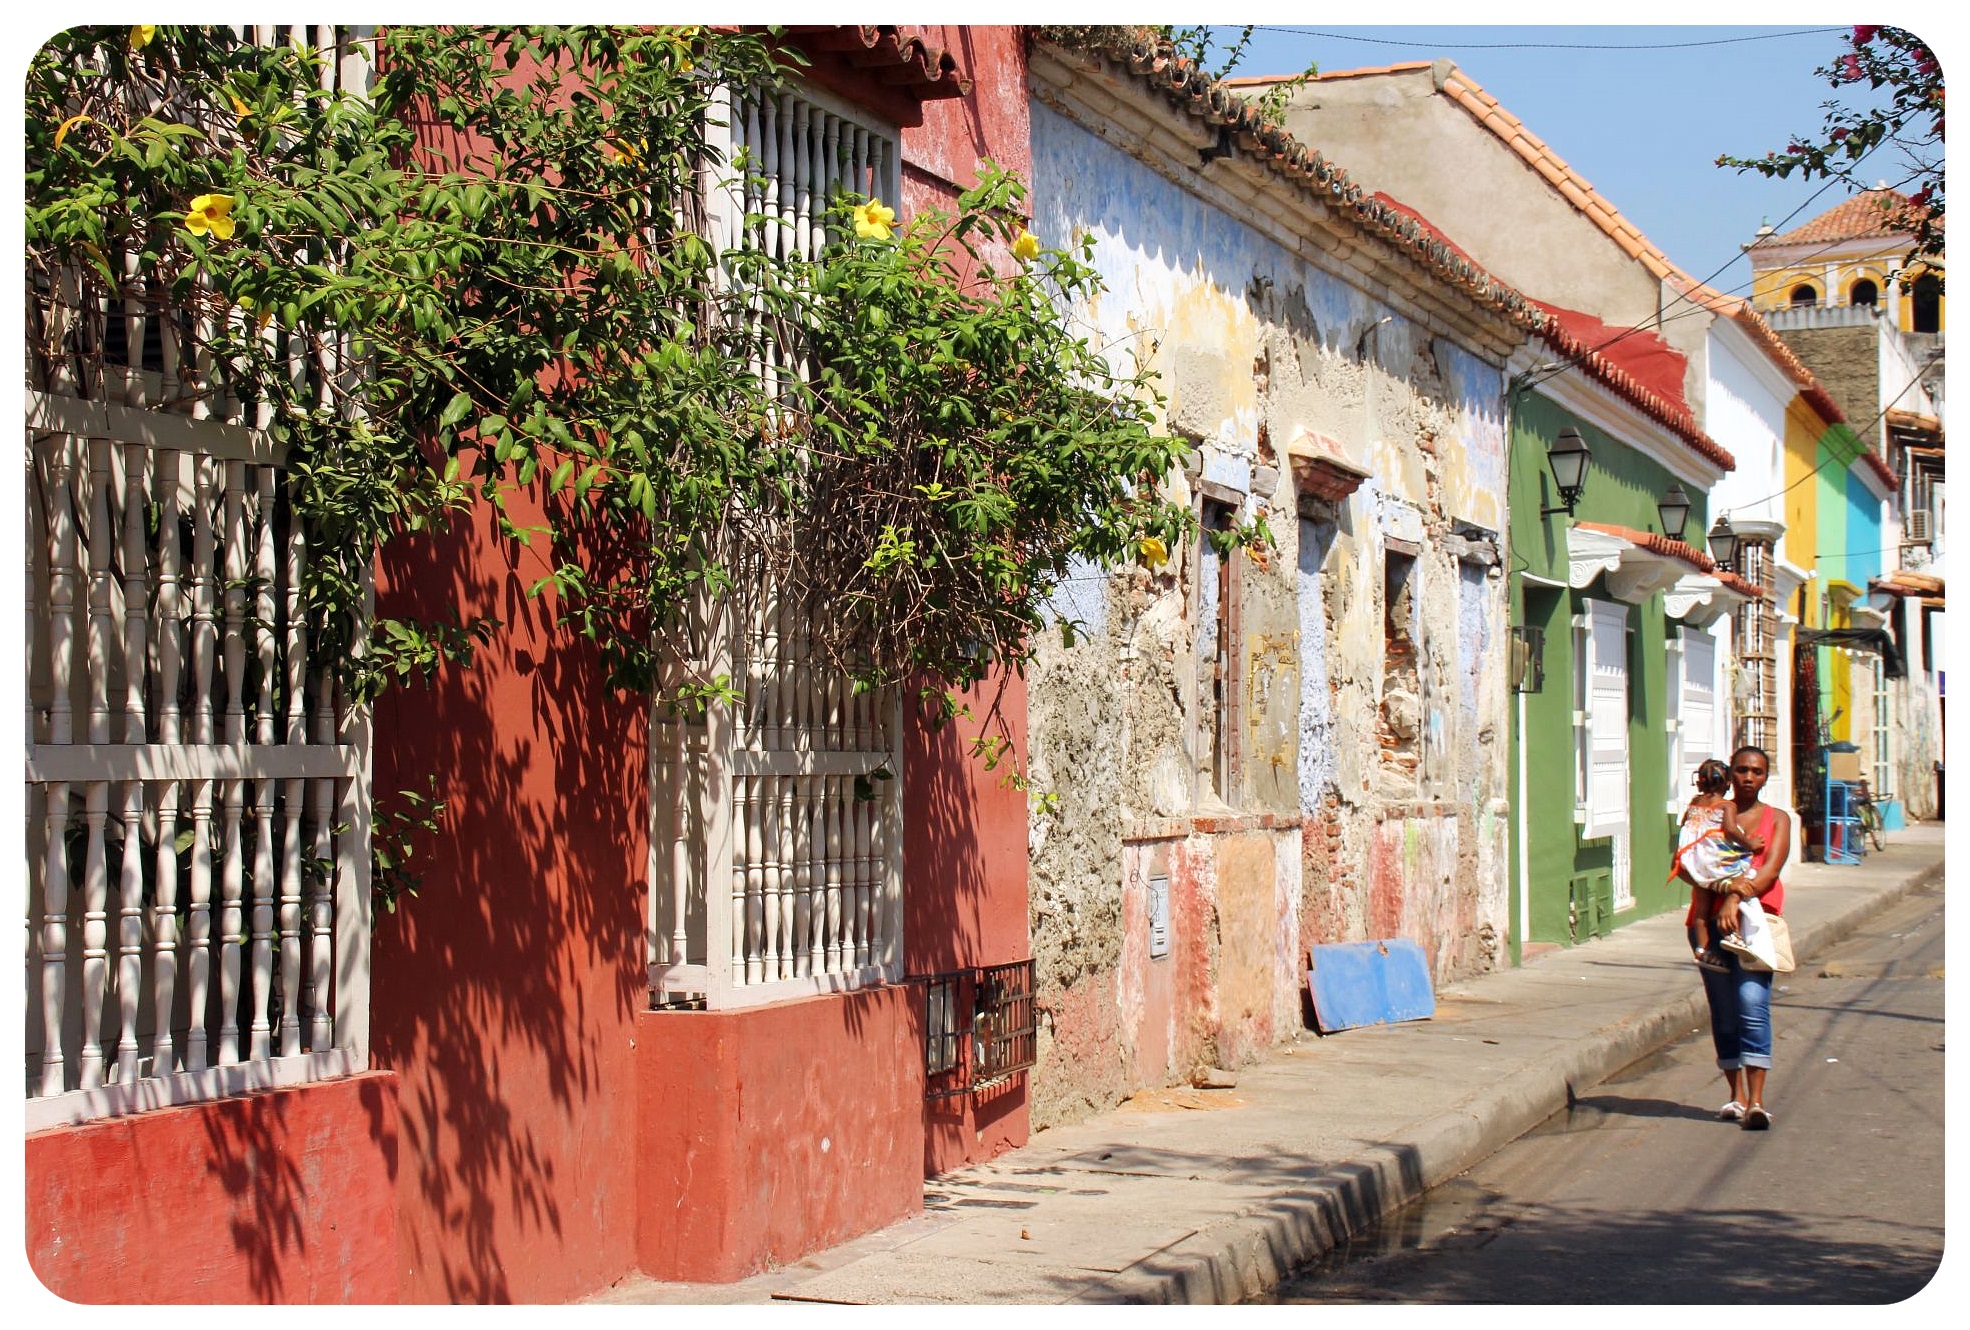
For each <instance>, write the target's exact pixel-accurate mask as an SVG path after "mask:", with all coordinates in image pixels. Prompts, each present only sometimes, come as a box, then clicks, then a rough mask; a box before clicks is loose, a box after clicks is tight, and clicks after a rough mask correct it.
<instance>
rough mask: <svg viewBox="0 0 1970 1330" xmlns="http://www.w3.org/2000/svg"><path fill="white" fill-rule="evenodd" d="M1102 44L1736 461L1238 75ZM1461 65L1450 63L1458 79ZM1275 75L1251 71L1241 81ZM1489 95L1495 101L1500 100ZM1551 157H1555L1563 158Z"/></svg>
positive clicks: (1712, 453)
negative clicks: (1319, 146) (1271, 114)
mask: <svg viewBox="0 0 1970 1330" xmlns="http://www.w3.org/2000/svg"><path fill="white" fill-rule="evenodd" d="M1097 54H1099V55H1101V56H1104V57H1105V58H1107V59H1109V60H1111V61H1114V62H1115V63H1116V64H1117V65H1119V67H1120V68H1121V69H1122V70H1124V71H1126V72H1127V73H1128V74H1129V75H1130V76H1131V77H1133V78H1134V79H1135V80H1136V81H1137V82H1138V83H1140V84H1141V85H1142V86H1143V87H1145V88H1147V89H1149V90H1150V91H1152V92H1155V93H1158V94H1160V95H1161V96H1162V97H1164V98H1165V99H1166V100H1167V101H1169V102H1170V103H1171V104H1172V105H1173V106H1175V107H1176V108H1177V109H1178V110H1180V111H1181V112H1183V113H1184V114H1186V115H1188V116H1190V117H1191V118H1193V119H1195V120H1199V121H1202V122H1204V123H1206V124H1213V125H1218V126H1222V127H1224V128H1226V129H1229V130H1230V131H1231V134H1232V137H1233V141H1234V143H1236V144H1237V145H1238V150H1239V151H1242V152H1245V153H1247V154H1249V155H1250V156H1252V157H1253V158H1255V159H1257V160H1258V161H1259V162H1260V163H1261V164H1263V165H1264V166H1265V167H1267V168H1268V169H1270V170H1272V171H1273V172H1275V173H1276V174H1278V175H1280V176H1282V177H1284V178H1286V179H1288V180H1293V181H1295V182H1297V183H1298V184H1299V185H1300V186H1301V187H1302V188H1303V189H1305V190H1307V191H1308V192H1309V193H1312V194H1314V195H1316V196H1317V197H1318V198H1319V200H1320V202H1321V203H1322V204H1324V205H1325V206H1327V207H1329V208H1331V209H1332V210H1333V211H1334V212H1336V213H1338V214H1340V215H1342V216H1343V217H1345V218H1347V219H1348V220H1349V221H1351V222H1352V223H1353V224H1354V225H1355V226H1356V227H1358V228H1359V229H1360V230H1361V231H1363V232H1365V233H1366V234H1368V235H1370V236H1373V237H1375V238H1376V239H1379V240H1380V241H1381V242H1382V243H1384V244H1386V245H1388V246H1390V247H1391V248H1393V249H1395V250H1398V251H1400V252H1401V253H1403V254H1404V255H1406V256H1407V257H1408V258H1409V259H1410V260H1411V261H1413V262H1415V263H1417V264H1419V265H1421V266H1422V267H1423V268H1424V269H1425V270H1427V271H1429V272H1432V273H1434V274H1435V275H1436V277H1437V278H1438V279H1439V280H1441V281H1443V282H1445V284H1447V285H1449V286H1451V287H1453V288H1456V289H1460V290H1462V291H1463V292H1464V293H1465V294H1466V295H1467V296H1468V297H1469V298H1471V299H1472V300H1474V301H1475V302H1477V303H1478V304H1480V305H1483V306H1486V307H1488V308H1490V309H1493V310H1495V311H1497V312H1498V313H1500V314H1502V315H1503V316H1505V317H1506V318H1507V319H1509V320H1510V321H1511V322H1512V323H1513V324H1515V325H1516V326H1517V327H1518V328H1520V329H1521V330H1522V331H1524V332H1527V333H1532V334H1536V335H1538V336H1539V337H1541V338H1543V339H1544V340H1545V341H1546V343H1547V344H1548V345H1549V346H1551V347H1552V348H1553V349H1554V350H1556V351H1558V352H1559V353H1560V354H1562V355H1564V356H1566V357H1567V358H1568V359H1570V360H1573V361H1574V362H1576V363H1577V364H1579V365H1580V366H1581V367H1582V368H1583V369H1585V370H1586V371H1587V373H1588V374H1590V375H1592V376H1593V377H1594V378H1596V379H1598V380H1599V381H1600V382H1601V383H1603V384H1604V385H1606V386H1607V387H1608V389H1609V390H1610V391H1612V392H1614V393H1615V394H1616V395H1617V396H1620V397H1622V398H1623V399H1625V400H1627V401H1628V402H1630V403H1631V404H1632V405H1634V406H1635V407H1636V408H1637V409H1639V410H1640V411H1642V413H1643V414H1645V415H1647V416H1649V417H1650V418H1651V419H1653V420H1655V421H1656V422H1657V423H1659V424H1661V425H1663V426H1665V427H1666V428H1667V429H1668V430H1669V431H1670V432H1671V433H1673V434H1675V435H1676V436H1677V437H1678V438H1680V439H1681V440H1682V441H1683V442H1684V443H1686V444H1687V445H1688V446H1689V447H1690V449H1691V451H1693V452H1695V453H1696V454H1697V455H1698V456H1700V457H1703V458H1705V459H1707V460H1708V461H1710V462H1711V463H1713V464H1714V465H1716V466H1719V467H1721V468H1723V469H1724V470H1726V471H1729V470H1731V469H1732V468H1733V467H1734V466H1735V465H1736V463H1735V461H1734V460H1733V459H1732V457H1731V455H1730V453H1728V452H1727V451H1725V450H1724V449H1723V448H1721V447H1719V446H1718V445H1717V443H1716V442H1715V441H1714V440H1712V439H1711V438H1710V437H1709V436H1708V435H1706V434H1705V433H1704V432H1703V431H1702V430H1701V429H1700V428H1698V426H1697V423H1696V420H1695V418H1694V417H1693V416H1691V414H1690V412H1689V409H1688V407H1687V406H1685V405H1683V404H1682V403H1681V402H1680V401H1678V402H1670V401H1668V400H1665V399H1664V398H1663V397H1662V395H1660V394H1659V393H1656V392H1653V391H1651V390H1649V389H1648V388H1646V387H1644V386H1643V385H1642V384H1641V383H1640V382H1638V381H1637V380H1636V379H1635V378H1634V376H1633V375H1631V374H1629V373H1628V372H1627V371H1626V370H1624V369H1622V368H1621V367H1620V366H1619V365H1618V364H1616V363H1615V362H1614V361H1613V360H1612V359H1610V358H1609V357H1608V356H1606V355H1604V354H1602V353H1601V352H1600V351H1598V350H1596V349H1595V348H1594V347H1592V346H1590V345H1588V344H1587V343H1586V342H1584V341H1582V340H1581V339H1580V338H1579V337H1578V336H1576V335H1575V334H1573V333H1571V332H1569V331H1567V330H1566V329H1565V328H1564V327H1562V326H1561V324H1560V322H1559V320H1558V319H1557V318H1556V317H1554V315H1553V313H1552V312H1551V311H1550V310H1548V309H1546V308H1543V307H1541V306H1540V305H1538V304H1537V303H1536V302H1534V301H1531V300H1528V299H1527V298H1526V297H1525V296H1524V295H1523V294H1521V293H1520V292H1519V291H1518V290H1516V289H1515V288H1513V287H1511V286H1508V285H1507V284H1506V283H1504V282H1502V281H1500V280H1499V279H1498V278H1496V277H1493V276H1492V275H1491V274H1490V273H1488V272H1486V271H1485V270H1484V269H1483V268H1482V267H1480V266H1478V264H1476V263H1474V262H1473V261H1472V260H1471V259H1470V257H1469V256H1468V255H1466V254H1465V253H1464V252H1463V251H1462V250H1461V249H1459V248H1458V247H1457V246H1456V245H1455V244H1453V243H1452V242H1451V241H1450V240H1449V238H1448V237H1447V236H1445V235H1444V234H1443V232H1441V231H1439V230H1438V229H1437V228H1436V227H1435V226H1432V225H1431V224H1430V223H1429V222H1428V221H1427V220H1426V219H1424V218H1423V217H1421V216H1420V215H1419V214H1417V213H1416V212H1415V211H1414V210H1412V209H1409V208H1405V207H1403V206H1402V205H1401V204H1398V203H1396V202H1395V201H1394V200H1393V199H1389V198H1387V197H1386V196H1380V197H1378V196H1375V195H1372V194H1369V193H1367V192H1366V191H1364V190H1363V189H1362V188H1361V186H1359V185H1357V184H1355V183H1354V181H1352V180H1351V179H1349V178H1348V175H1347V173H1346V172H1345V171H1343V170H1342V169H1341V168H1340V167H1338V166H1336V165H1334V164H1333V163H1332V162H1329V161H1328V160H1327V159H1326V158H1325V157H1323V156H1321V155H1320V153H1319V152H1317V151H1315V150H1314V149H1312V148H1309V147H1307V146H1306V145H1305V144H1303V143H1301V142H1300V141H1299V140H1298V139H1296V138H1294V137H1293V136H1292V135H1291V134H1289V133H1287V132H1286V129H1285V127H1284V126H1283V125H1281V124H1279V123H1278V122H1276V121H1273V120H1270V119H1268V118H1267V117H1266V115H1265V113H1264V112H1263V111H1262V110H1261V109H1260V108H1259V106H1258V105H1257V104H1256V103H1254V102H1251V101H1248V100H1246V99H1245V98H1244V97H1243V96H1241V95H1240V94H1239V93H1237V92H1236V91H1234V90H1233V89H1234V87H1236V86H1239V85H1238V84H1234V83H1232V82H1231V81H1229V80H1217V79H1213V78H1212V77H1211V76H1210V75H1209V73H1208V72H1206V71H1204V70H1202V69H1200V68H1198V66H1197V65H1196V64H1195V63H1194V62H1192V61H1189V60H1186V59H1184V58H1182V57H1181V56H1174V55H1171V54H1170V53H1169V52H1167V51H1159V50H1157V49H1155V48H1154V47H1153V46H1151V45H1149V44H1147V43H1137V44H1135V45H1133V46H1130V47H1127V48H1108V49H1106V50H1104V51H1102V52H1099V53H1097ZM1428 67H1430V66H1429V64H1427V63H1425V62H1416V63H1414V64H1411V65H1404V66H1389V67H1388V70H1387V71H1373V70H1365V71H1361V72H1362V73H1364V74H1365V73H1375V72H1393V71H1396V70H1404V69H1420V68H1428ZM1455 73H1456V71H1455V70H1454V69H1453V70H1452V75H1453V79H1454V76H1455ZM1278 81H1279V80H1277V79H1255V80H1245V81H1244V83H1243V86H1253V85H1254V84H1257V83H1274V82H1278ZM1470 87H1471V89H1472V90H1473V91H1469V92H1468V95H1469V96H1470V97H1472V98H1473V99H1476V98H1477V97H1480V96H1483V97H1485V98H1486V99H1487V100H1489V98H1488V94H1484V92H1483V90H1482V89H1479V88H1476V85H1474V84H1473V85H1470ZM1491 104H1492V105H1493V106H1496V105H1497V103H1496V101H1492V102H1491ZM1506 118H1507V119H1510V115H1509V113H1506ZM1513 123H1516V121H1514V122H1513ZM1553 160H1554V161H1555V162H1558V159H1557V158H1554V159H1553ZM1561 165H1564V164H1563V163H1562V164H1561Z"/></svg>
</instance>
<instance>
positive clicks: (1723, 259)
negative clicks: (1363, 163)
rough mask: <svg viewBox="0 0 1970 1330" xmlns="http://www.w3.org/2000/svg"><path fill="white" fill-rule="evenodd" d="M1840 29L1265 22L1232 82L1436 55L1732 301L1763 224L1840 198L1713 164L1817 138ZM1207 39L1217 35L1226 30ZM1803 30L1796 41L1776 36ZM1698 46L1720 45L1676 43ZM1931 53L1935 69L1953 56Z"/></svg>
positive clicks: (1814, 211)
mask: <svg viewBox="0 0 1970 1330" xmlns="http://www.w3.org/2000/svg"><path fill="white" fill-rule="evenodd" d="M1302 12H1306V11H1302ZM1314 12H1318V11H1317V10H1314ZM1849 30H1850V28H1849V27H1848V26H1845V25H1839V26H1834V25H1827V24H1819V23H1795V24H1790V25H1786V26H1781V27H1747V26H1707V27H1696V26H1677V27H1667V26H1664V27H1553V26H1537V27H1533V26H1505V25H1495V26H1461V27H1453V26H1440V25H1431V26H1404V27H1394V26H1391V27H1378V28H1365V27H1343V26H1337V25H1332V24H1328V23H1323V22H1320V21H1318V20H1317V19H1308V20H1304V21H1294V20H1288V19H1277V20H1275V21H1274V23H1272V24H1268V25H1264V26H1262V27H1261V28H1260V30H1259V31H1258V32H1257V33H1256V34H1255V35H1254V37H1253V40H1252V45H1251V47H1250V48H1249V49H1248V51H1247V53H1246V56H1245V59H1244V60H1243V61H1241V62H1240V64H1239V66H1238V68H1237V69H1236V70H1235V71H1234V73H1235V74H1240V75H1245V74H1270V73H1294V72H1298V71H1299V70H1302V69H1304V68H1306V65H1307V62H1308V61H1310V60H1312V61H1317V62H1318V63H1319V66H1320V68H1321V69H1322V70H1323V71H1334V70H1342V69H1358V68H1363V67H1366V66H1372V65H1386V64H1393V63H1396V62H1398V61H1404V60H1425V59H1433V58H1436V57H1438V56H1447V57H1449V58H1450V59H1452V60H1454V61H1456V62H1457V64H1458V66H1459V67H1460V68H1462V69H1463V70H1464V72H1465V73H1467V74H1469V75H1470V76H1471V77H1472V78H1473V79H1475V80H1476V81H1477V82H1478V83H1479V84H1480V85H1481V86H1482V87H1483V88H1484V89H1485V90H1486V91H1487V92H1489V93H1490V94H1491V95H1492V96H1494V97H1496V98H1497V99H1498V100H1499V101H1500V102H1501V103H1503V104H1504V106H1505V107H1506V108H1507V109H1508V110H1510V111H1511V112H1512V113H1513V114H1514V115H1516V116H1518V117H1519V119H1521V120H1522V121H1524V122H1525V123H1526V125H1527V126H1528V127H1529V128H1530V129H1531V130H1532V131H1533V132H1534V133H1535V134H1537V135H1539V137H1540V138H1542V139H1544V140H1545V141H1546V143H1547V145H1548V146H1550V147H1551V148H1552V149H1553V150H1554V151H1555V152H1557V153H1559V155H1560V156H1561V157H1563V158H1565V159H1566V161H1567V162H1568V164H1569V165H1571V166H1572V167H1573V168H1574V169H1575V170H1576V171H1578V172H1580V174H1582V175H1583V176H1585V177H1586V178H1587V179H1588V180H1589V181H1591V182H1592V183H1593V185H1594V187H1595V188H1596V189H1597V190H1599V191H1600V193H1601V194H1602V195H1604V196H1605V197H1606V198H1607V199H1608V200H1609V201H1610V202H1612V203H1613V204H1614V206H1615V207H1617V208H1619V209H1620V210H1621V211H1622V212H1623V213H1624V214H1626V215H1627V216H1628V218H1629V219H1630V220H1632V221H1633V222H1634V223H1635V225H1636V226H1638V227H1640V228H1641V230H1642V232H1643V234H1645V235H1647V236H1648V237H1649V239H1651V240H1653V241H1654V242H1655V243H1656V244H1657V245H1659V246H1661V247H1662V249H1663V250H1664V251H1665V252H1666V253H1667V254H1668V255H1669V257H1670V258H1672V259H1674V260H1675V261H1676V262H1677V263H1678V264H1680V265H1681V266H1682V267H1683V268H1685V269H1686V270H1688V271H1689V272H1690V273H1691V274H1692V275H1693V276H1696V277H1699V278H1705V279H1708V280H1709V281H1711V283H1712V284H1713V285H1715V286H1717V287H1719V288H1721V289H1724V290H1727V291H1734V292H1737V293H1740V294H1742V293H1748V290H1749V285H1750V280H1751V269H1750V265H1749V264H1748V263H1747V262H1746V261H1745V260H1744V258H1743V256H1742V254H1741V253H1740V252H1739V250H1738V246H1740V245H1742V244H1744V243H1745V242H1747V241H1749V240H1750V239H1751V237H1752V236H1753V234H1754V233H1755V232H1756V231H1757V229H1758V226H1759V224H1760V222H1761V221H1763V220H1766V219H1769V220H1770V221H1771V222H1772V224H1773V225H1775V226H1777V227H1778V228H1779V229H1780V230H1787V229H1790V227H1792V226H1797V225H1799V224H1800V223H1802V222H1805V221H1807V220H1808V219H1810V218H1812V217H1814V216H1817V215H1818V214H1819V213H1822V212H1824V211H1826V210H1827V209H1828V208H1831V207H1833V206H1834V205H1835V204H1836V203H1838V202H1839V201H1840V200H1841V199H1842V198H1845V197H1846V193H1845V191H1843V190H1842V189H1841V187H1840V186H1838V185H1834V186H1832V187H1831V188H1826V182H1825V181H1815V182H1811V183H1805V182H1801V181H1800V180H1798V179H1797V178H1794V179H1792V180H1767V179H1765V178H1764V177H1763V176H1759V175H1756V174H1745V175H1740V174H1738V173H1737V172H1735V171H1731V170H1727V169H1724V168H1721V167H1718V166H1716V165H1714V163H1715V161H1716V159H1717V155H1718V154H1719V153H1722V152H1729V153H1733V154H1736V155H1739V156H1758V155H1762V154H1763V153H1765V152H1767V151H1769V150H1771V149H1775V148H1776V149H1782V148H1784V147H1785V145H1786V143H1787V142H1788V141H1789V139H1790V138H1791V137H1792V136H1794V135H1798V134H1805V133H1809V132H1813V131H1816V130H1817V129H1818V128H1819V125H1820V121H1821V118H1822V111H1821V109H1820V107H1821V103H1823V102H1825V101H1826V100H1828V99H1829V98H1831V97H1833V96H1834V90H1833V89H1832V88H1831V87H1829V86H1828V85H1827V83H1826V81H1825V80H1824V79H1820V78H1816V77H1814V75H1813V70H1814V69H1815V68H1817V67H1818V66H1820V65H1823V64H1827V63H1829V62H1830V61H1831V60H1833V59H1834V57H1836V56H1838V55H1839V54H1841V53H1843V52H1844V51H1846V50H1848V49H1849V48H1848V47H1847V46H1846V44H1845V43H1844V41H1843V40H1842V35H1843V34H1844V33H1846V32H1847V31H1849ZM1916 31H1918V32H1922V33H1923V35H1924V36H1925V37H1928V38H1929V39H1930V40H1931V41H1932V42H1936V41H1937V38H1936V36H1935V35H1934V34H1931V33H1928V32H1926V31H1924V29H1922V28H1921V27H1918V28H1917V29H1916ZM1214 32H1215V33H1216V34H1217V35H1219V36H1222V37H1223V38H1225V39H1226V40H1230V39H1233V38H1235V37H1236V36H1237V33H1238V29H1236V28H1217V29H1215V30H1214ZM1801 32H1805V33H1807V34H1809V35H1802V36H1781V35H1773V34H1786V33H1801ZM1315 34H1320V35H1315ZM1734 38H1756V39H1757V40H1750V41H1742V40H1738V41H1732V40H1729V39H1734ZM1697 42H1702V43H1725V42H1728V44H1711V45H1682V44H1684V43H1697ZM1937 44H1938V45H1939V47H1941V48H1942V49H1941V50H1940V52H1939V53H1940V54H1941V55H1942V56H1943V58H1944V60H1945V67H1947V62H1948V59H1949V55H1950V52H1949V51H1948V49H1947V48H1946V46H1944V45H1943V44H1942V43H1940V42H1938V43H1937ZM1590 47H1602V48H1615V47H1619V48H1624V49H1585V48H1590ZM1311 146H1313V147H1316V148H1317V147H1319V144H1317V143H1316V144H1313V145H1311ZM1340 165H1341V166H1343V167H1345V166H1346V165H1347V163H1346V162H1345V161H1342V162H1340ZM1879 166H1880V170H1879V171H1871V172H1870V173H1869V183H1870V184H1872V183H1874V181H1875V179H1877V178H1881V177H1885V178H1887V179H1888V181H1889V182H1890V183H1895V181H1896V178H1897V177H1896V174H1895V172H1896V170H1897V167H1896V164H1894V163H1892V162H1889V161H1887V160H1886V159H1885V156H1884V158H1883V160H1881V161H1880V163H1879ZM1819 190H1824V192H1821V193H1818V195H1817V197H1815V191H1819ZM1788 216H1790V220H1789V221H1788V220H1787V218H1788ZM1453 238H1454V237H1453ZM1713 274H1714V275H1713Z"/></svg>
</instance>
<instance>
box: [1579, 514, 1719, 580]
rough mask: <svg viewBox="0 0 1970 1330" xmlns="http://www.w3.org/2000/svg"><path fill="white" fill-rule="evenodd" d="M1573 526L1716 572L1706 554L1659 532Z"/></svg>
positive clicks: (1585, 524)
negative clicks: (1614, 537)
mask: <svg viewBox="0 0 1970 1330" xmlns="http://www.w3.org/2000/svg"><path fill="white" fill-rule="evenodd" d="M1574 525H1575V526H1578V527H1584V528H1585V529H1587V530H1589V531H1598V532H1600V533H1601V534H1602V535H1604V536H1619V537H1621V539H1623V540H1625V541H1628V542H1629V543H1630V544H1633V545H1639V546H1641V547H1642V548H1643V549H1645V550H1649V551H1650V552H1652V553H1655V554H1662V555H1666V556H1668V557H1669V558H1672V559H1681V560H1682V561H1683V562H1684V563H1686V564H1688V565H1689V566H1690V567H1692V568H1694V569H1696V570H1697V571H1698V572H1700V573H1714V572H1716V571H1717V561H1716V560H1715V559H1713V558H1711V557H1710V556H1709V555H1708V554H1705V553H1704V552H1703V551H1702V550H1700V549H1698V548H1696V546H1694V545H1689V544H1685V543H1684V542H1683V541H1680V540H1671V539H1669V537H1667V536H1665V535H1663V534H1662V533H1661V532H1660V531H1637V530H1636V529H1635V528H1634V527H1632V526H1617V525H1616V524H1615V523H1613V522H1575V523H1574ZM1725 576H1730V574H1728V573H1727V574H1725ZM1719 580H1720V581H1721V580H1722V579H1721V578H1720V579H1719ZM1747 585H1748V584H1747Z"/></svg>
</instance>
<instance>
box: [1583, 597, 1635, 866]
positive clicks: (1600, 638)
mask: <svg viewBox="0 0 1970 1330" xmlns="http://www.w3.org/2000/svg"><path fill="white" fill-rule="evenodd" d="M1587 669H1588V676H1587V730H1588V742H1587V753H1588V768H1587V828H1586V835H1587V836H1589V837H1598V836H1619V835H1623V834H1625V833H1626V832H1627V830H1628V607H1627V606H1626V605H1621V604H1611V603H1608V602H1604V601H1589V602H1588V648H1587Z"/></svg>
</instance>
